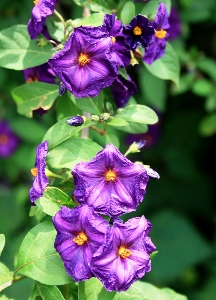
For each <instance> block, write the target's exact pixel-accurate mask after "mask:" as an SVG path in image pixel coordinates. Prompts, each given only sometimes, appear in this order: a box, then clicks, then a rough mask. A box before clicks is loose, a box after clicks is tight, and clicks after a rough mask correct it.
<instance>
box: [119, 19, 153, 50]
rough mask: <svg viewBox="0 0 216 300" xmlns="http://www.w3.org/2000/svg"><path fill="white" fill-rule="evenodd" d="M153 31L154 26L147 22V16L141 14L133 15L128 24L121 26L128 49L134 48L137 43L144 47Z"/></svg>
mask: <svg viewBox="0 0 216 300" xmlns="http://www.w3.org/2000/svg"><path fill="white" fill-rule="evenodd" d="M154 33H155V31H154V28H153V27H152V25H151V24H150V23H149V20H148V18H146V17H144V16H142V15H137V16H135V17H134V18H133V19H132V20H131V22H130V23H129V25H125V26H124V27H123V34H124V36H125V42H126V44H127V46H128V49H129V50H135V49H136V47H137V46H139V45H141V46H142V47H143V48H146V47H147V46H148V45H149V43H150V41H151V39H152V37H153V36H154Z"/></svg>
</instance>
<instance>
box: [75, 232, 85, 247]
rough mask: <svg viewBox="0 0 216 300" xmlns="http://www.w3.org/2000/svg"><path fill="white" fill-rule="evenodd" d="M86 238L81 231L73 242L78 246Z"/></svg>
mask: <svg viewBox="0 0 216 300" xmlns="http://www.w3.org/2000/svg"><path fill="white" fill-rule="evenodd" d="M87 240H88V238H87V235H86V234H85V233H84V232H83V231H82V232H80V233H79V234H78V235H77V237H75V238H74V239H73V242H74V243H76V244H77V245H79V246H82V245H83V244H84V243H85V242H86V241H87Z"/></svg>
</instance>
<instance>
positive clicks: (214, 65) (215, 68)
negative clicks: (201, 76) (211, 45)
mask: <svg viewBox="0 0 216 300" xmlns="http://www.w3.org/2000/svg"><path fill="white" fill-rule="evenodd" d="M196 67H197V68H198V69H199V70H201V71H202V72H204V73H206V74H208V75H209V76H210V77H211V78H212V80H214V81H216V62H215V60H214V59H211V58H207V57H202V58H200V59H199V60H198V61H197V62H196Z"/></svg>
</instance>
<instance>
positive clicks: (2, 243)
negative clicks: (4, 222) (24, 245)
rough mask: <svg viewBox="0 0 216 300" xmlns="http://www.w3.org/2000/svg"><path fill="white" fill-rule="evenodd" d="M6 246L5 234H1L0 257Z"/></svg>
mask: <svg viewBox="0 0 216 300" xmlns="http://www.w3.org/2000/svg"><path fill="white" fill-rule="evenodd" d="M4 246H5V236H4V234H0V255H1V253H2V250H3V249H4Z"/></svg>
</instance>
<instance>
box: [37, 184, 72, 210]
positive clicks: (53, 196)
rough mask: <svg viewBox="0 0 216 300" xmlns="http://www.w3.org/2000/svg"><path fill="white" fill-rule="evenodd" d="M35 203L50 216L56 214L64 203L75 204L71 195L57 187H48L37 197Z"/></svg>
mask: <svg viewBox="0 0 216 300" xmlns="http://www.w3.org/2000/svg"><path fill="white" fill-rule="evenodd" d="M35 204H36V205H37V206H38V207H39V208H40V209H41V210H42V211H43V212H44V213H46V214H47V215H49V216H54V215H55V214H56V213H57V211H59V210H60V209H61V206H63V205H65V206H67V207H73V206H74V205H73V202H72V200H71V199H70V197H69V196H68V195H67V194H65V193H64V192H63V191H62V190H60V189H58V188H56V187H47V188H46V189H45V191H44V193H43V196H42V197H40V198H39V199H37V200H36V201H35Z"/></svg>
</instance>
